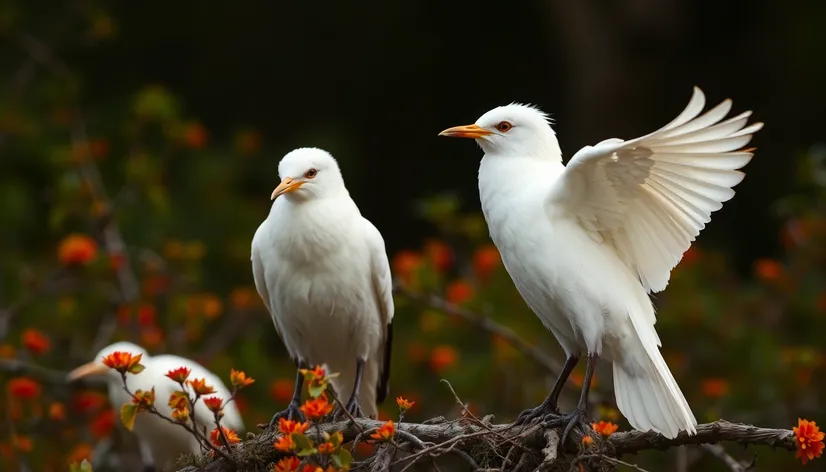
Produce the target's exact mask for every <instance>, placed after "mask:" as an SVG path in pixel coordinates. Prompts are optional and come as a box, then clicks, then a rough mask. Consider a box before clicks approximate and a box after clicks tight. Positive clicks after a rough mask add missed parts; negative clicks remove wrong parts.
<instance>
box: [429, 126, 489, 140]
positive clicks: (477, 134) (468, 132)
mask: <svg viewBox="0 0 826 472" xmlns="http://www.w3.org/2000/svg"><path fill="white" fill-rule="evenodd" d="M491 134H493V132H491V131H488V130H486V129H485V128H482V127H480V126H479V125H465V126H454V127H453V128H448V129H446V130H444V131H442V132H441V133H439V136H447V137H450V138H473V139H476V138H481V137H484V136H488V135H491Z"/></svg>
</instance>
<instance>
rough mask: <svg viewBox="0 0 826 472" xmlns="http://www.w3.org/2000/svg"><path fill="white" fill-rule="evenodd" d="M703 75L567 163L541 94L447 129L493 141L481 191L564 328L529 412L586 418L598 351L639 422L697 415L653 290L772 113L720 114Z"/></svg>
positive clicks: (674, 430) (522, 283)
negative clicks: (678, 100)
mask: <svg viewBox="0 0 826 472" xmlns="http://www.w3.org/2000/svg"><path fill="white" fill-rule="evenodd" d="M704 106H705V96H704V95H703V93H702V91H701V90H700V89H699V88H696V87H695V88H694V94H693V96H692V98H691V101H690V102H689V104H688V106H687V107H686V108H685V110H684V111H683V112H682V113H680V115H679V116H677V118H675V119H674V120H673V121H672V122H671V123H669V124H667V125H666V126H664V127H663V128H661V129H659V130H658V131H655V132H653V133H651V134H647V135H645V136H642V137H640V138H637V139H632V140H630V141H623V140H621V139H607V140H605V141H602V142H600V143H598V144H597V145H596V146H586V147H584V148H582V149H581V150H580V151H579V152H577V153H576V154H575V155H574V156H573V158H571V160H570V162H569V163H568V165H567V167H566V166H564V165H563V164H562V153H561V151H560V149H559V143H558V142H557V139H556V135H555V134H554V131H553V130H552V129H551V127H550V126H549V124H548V121H549V120H548V118H547V116H546V115H545V114H544V113H542V112H541V111H539V110H538V109H536V108H533V107H530V106H524V105H518V104H511V105H508V106H502V107H498V108H495V109H493V110H491V111H489V112H487V113H485V114H484V115H482V116H481V117H480V118H479V119H478V120H477V121H476V123H475V124H472V125H468V126H457V127H454V128H449V129H446V130H444V131H442V132H441V133H440V135H442V136H453V137H462V138H474V139H476V142H477V143H478V144H479V145H480V146H481V148H482V150H483V151H484V152H485V155H484V157H483V158H482V162H481V165H480V167H479V195H480V198H481V202H482V210H483V212H484V215H485V220H486V221H487V224H488V227H489V230H490V235H491V238H492V239H493V242H494V243H495V245H496V247H497V248H498V249H499V251H500V253H501V255H502V260H503V263H504V265H505V268H506V269H507V271H508V273H509V274H510V276H511V278H512V279H513V281H514V284H515V285H516V287H517V289H518V290H519V293H520V294H521V295H522V297H523V298H524V299H525V301H526V302H527V304H528V305H529V306H530V307H531V309H532V310H533V311H534V313H536V315H537V316H538V317H539V318H540V319H541V320H542V322H543V324H544V325H545V326H546V327H547V328H548V329H549V330H550V331H551V332H552V333H553V334H554V336H555V337H556V339H557V340H558V341H559V343H560V344H561V345H562V348H563V349H564V350H565V353H566V355H567V359H566V362H565V366H564V368H563V371H562V372H561V373H560V375H559V379H558V380H557V382H556V384H555V386H554V388H553V389H552V391H551V393H550V395H549V396H548V397H547V399H546V400H545V401H544V402H543V403H542V404H540V405H539V406H538V407H536V408H533V409H529V410H526V411H524V412H523V413H522V414H521V415H520V416H519V418H518V420H517V421H519V422H526V421H531V420H533V419H535V418H540V417H541V418H545V419H546V420H547V421H550V422H551V423H556V424H565V425H566V429H565V434H564V435H565V436H567V434H568V433H569V431H570V429H571V428H572V427H573V426H574V425H577V424H578V425H579V426H581V427H583V428H587V425H586V424H585V422H584V419H585V415H586V409H587V397H588V391H589V388H590V383H591V377H592V375H593V369H594V365H595V363H596V361H597V359H598V358H599V357H602V358H603V359H605V360H607V361H609V362H611V363H612V364H613V371H614V391H615V394H616V400H617V406H618V407H619V410H620V411H621V412H622V413H623V415H625V417H626V418H628V421H629V422H630V423H631V425H632V426H633V427H634V428H636V429H638V430H643V431H645V430H654V431H656V432H659V433H662V434H663V435H664V436H666V437H668V438H673V437H675V436H676V435H677V434H678V432H679V431H680V430H685V431H688V433H689V434H694V433H696V425H697V421H696V419H695V418H694V415H693V414H692V412H691V409H690V408H689V406H688V403H687V402H686V400H685V397H683V394H682V392H681V391H680V388H679V387H678V386H677V382H676V381H675V380H674V377H673V376H672V375H671V372H670V371H669V369H668V366H667V365H666V363H665V361H664V360H663V357H662V355H661V354H660V351H659V346H660V345H661V344H660V339H659V336H658V335H657V332H656V331H655V329H654V324H655V322H656V318H655V314H654V307H653V305H652V303H651V300H650V299H649V296H648V293H649V292H658V291H661V290H663V289H664V288H665V287H666V285H668V280H669V277H670V274H671V269H672V268H673V267H674V266H676V265H677V263H678V262H679V261H680V259H681V258H682V256H683V253H684V252H685V251H686V250H687V249H688V248H689V246H690V245H691V242H692V241H693V240H694V238H695V237H696V236H697V235H698V234H699V233H700V230H702V229H703V228H704V227H705V225H706V223H708V222H709V221H710V215H711V213H712V212H713V211H716V210H719V209H720V208H721V207H722V202H725V201H727V200H729V199H730V198H732V197H733V196H734V191H733V190H732V187H734V186H735V185H737V184H738V183H740V181H741V180H742V179H743V176H744V174H743V173H742V172H739V171H737V170H736V169H739V168H741V167H742V166H744V165H745V164H746V163H748V162H749V160H750V159H751V158H752V151H753V150H745V149H741V148H742V147H743V146H745V145H746V144H747V143H748V142H749V141H750V140H751V138H752V134H753V133H755V132H757V131H758V130H759V129H761V128H762V127H763V124H762V123H754V124H751V125H749V126H746V123H747V120H748V118H749V116H750V115H751V112H749V111H747V112H745V113H742V114H740V115H737V116H735V117H733V118H730V119H727V120H725V121H721V120H722V119H723V118H724V117H725V116H726V115H727V114H728V112H729V110H730V109H731V101H730V100H725V101H723V102H722V103H720V104H719V105H718V106H716V107H714V108H713V109H711V110H709V111H708V112H706V113H705V114H703V115H701V116H698V115H699V114H700V112H701V111H702V110H703V108H704ZM582 353H587V359H588V363H587V367H586V375H585V382H584V385H583V387H582V395H581V397H580V400H579V404H578V406H577V409H576V410H575V411H574V412H573V413H571V414H569V415H563V416H562V417H560V416H557V411H558V410H557V399H558V397H559V394H560V392H561V390H562V386H563V385H564V383H565V381H566V379H567V378H568V376H569V375H570V373H571V371H572V370H573V368H574V367H575V366H576V364H577V362H578V360H579V356H580V355H581V354H582Z"/></svg>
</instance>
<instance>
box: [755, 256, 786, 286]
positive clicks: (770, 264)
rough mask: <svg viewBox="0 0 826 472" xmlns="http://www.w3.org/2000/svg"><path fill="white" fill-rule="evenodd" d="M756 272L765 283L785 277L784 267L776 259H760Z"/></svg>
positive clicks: (756, 264) (756, 263) (756, 265)
mask: <svg viewBox="0 0 826 472" xmlns="http://www.w3.org/2000/svg"><path fill="white" fill-rule="evenodd" d="M754 272H755V273H756V274H757V277H759V278H760V279H761V280H763V281H764V282H773V281H776V280H777V279H779V278H780V277H782V276H783V266H782V265H780V263H779V262H777V261H776V260H774V259H758V260H757V262H755V263H754Z"/></svg>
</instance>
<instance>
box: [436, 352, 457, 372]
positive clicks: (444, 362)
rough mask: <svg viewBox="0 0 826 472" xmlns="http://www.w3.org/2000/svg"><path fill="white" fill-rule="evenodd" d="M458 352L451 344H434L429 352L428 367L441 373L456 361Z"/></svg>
mask: <svg viewBox="0 0 826 472" xmlns="http://www.w3.org/2000/svg"><path fill="white" fill-rule="evenodd" d="M457 358H458V354H457V353H456V349H454V348H452V347H451V346H436V348H434V349H433V352H432V353H431V354H430V368H431V369H433V371H434V372H436V373H441V372H444V371H445V370H447V369H448V368H449V367H451V366H452V365H453V364H455V363H456V359H457Z"/></svg>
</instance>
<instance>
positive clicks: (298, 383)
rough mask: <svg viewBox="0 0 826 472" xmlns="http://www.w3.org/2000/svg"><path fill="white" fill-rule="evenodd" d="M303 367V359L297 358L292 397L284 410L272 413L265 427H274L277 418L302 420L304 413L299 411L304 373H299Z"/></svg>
mask: <svg viewBox="0 0 826 472" xmlns="http://www.w3.org/2000/svg"><path fill="white" fill-rule="evenodd" d="M303 368H305V363H304V361H301V360H299V361H298V362H297V363H296V375H295V390H293V399H292V400H290V404H289V405H287V409H286V410H284V411H279V412H278V413H276V414H274V415H272V419H271V420H270V424H269V425H268V426H267V429H274V428H275V425H276V423H278V419H279V418H286V419H288V420H298V421H304V415H303V414H302V413H301V390H302V389H303V387H304V375H303V374H302V373H301V369H303Z"/></svg>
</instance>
